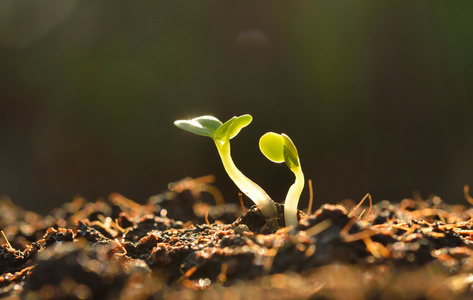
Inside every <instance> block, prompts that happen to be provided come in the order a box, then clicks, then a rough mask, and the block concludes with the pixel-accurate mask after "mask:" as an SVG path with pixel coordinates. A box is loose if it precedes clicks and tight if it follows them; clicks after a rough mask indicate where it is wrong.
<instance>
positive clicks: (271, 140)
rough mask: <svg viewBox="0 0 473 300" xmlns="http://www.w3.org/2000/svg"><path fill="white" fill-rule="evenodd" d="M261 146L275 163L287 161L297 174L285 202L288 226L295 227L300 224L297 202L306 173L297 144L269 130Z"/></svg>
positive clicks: (261, 141) (285, 216)
mask: <svg viewBox="0 0 473 300" xmlns="http://www.w3.org/2000/svg"><path fill="white" fill-rule="evenodd" d="M259 147H260V149H261V152H263V154H264V155H265V156H266V157H267V158H268V159H269V160H271V161H273V162H275V163H282V162H285V163H286V165H287V166H288V167H289V169H290V170H291V171H292V172H293V173H294V175H296V181H295V182H294V183H293V184H292V185H291V187H290V188H289V191H288V192H287V195H286V200H285V202H284V219H285V221H286V226H287V227H293V228H295V227H296V226H297V224H299V221H298V220H297V204H298V203H299V198H300V196H301V193H302V190H303V189H304V174H303V173H302V168H301V163H300V160H299V155H298V153H297V149H296V146H294V143H293V142H292V140H291V139H290V138H289V137H288V136H287V135H285V134H284V133H283V134H277V133H274V132H268V133H265V134H264V135H263V136H262V137H261V139H260V141H259Z"/></svg>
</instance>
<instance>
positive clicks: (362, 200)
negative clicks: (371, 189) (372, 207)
mask: <svg viewBox="0 0 473 300" xmlns="http://www.w3.org/2000/svg"><path fill="white" fill-rule="evenodd" d="M369 195H370V193H367V194H366V195H365V196H364V197H363V199H361V201H360V202H359V203H358V205H357V206H355V208H353V209H352V211H351V212H350V213H349V214H348V217H351V216H352V215H353V214H355V212H356V210H357V209H358V208H359V207H360V206H361V204H363V202H364V201H365V200H366V198H368V196H369Z"/></svg>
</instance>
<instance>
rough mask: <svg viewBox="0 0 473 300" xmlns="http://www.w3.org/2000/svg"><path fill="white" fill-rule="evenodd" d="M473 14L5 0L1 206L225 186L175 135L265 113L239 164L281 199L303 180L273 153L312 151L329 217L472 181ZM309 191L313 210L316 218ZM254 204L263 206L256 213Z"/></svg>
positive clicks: (458, 191) (340, 5)
mask: <svg viewBox="0 0 473 300" xmlns="http://www.w3.org/2000/svg"><path fill="white" fill-rule="evenodd" d="M472 11H473V2H471V1H455V2H449V3H448V4H447V3H445V2H443V1H438V2H432V1H429V2H424V1H415V2H409V4H408V5H402V4H400V3H398V2H386V1H382V2H378V1H371V2H361V3H360V2H356V3H355V2H345V1H343V2H341V1H305V2H303V1H300V2H299V1H297V2H294V1H268V2H260V1H193V2H187V3H185V4H183V3H181V2H174V1H149V2H143V3H137V2H134V1H133V2H126V1H89V0H83V1H78V0H60V1H53V0H46V1H34V0H2V1H1V2H0V78H1V80H0V113H1V115H0V195H4V196H8V197H10V198H11V199H12V201H13V202H14V203H16V204H18V205H21V206H23V207H24V208H26V209H29V210H35V211H38V212H42V213H46V212H48V211H49V210H50V209H52V208H53V207H55V206H57V205H60V204H62V203H64V202H67V201H70V200H71V199H72V198H73V197H74V195H82V196H84V197H86V198H87V199H89V200H95V199H97V198H99V197H107V196H108V195H109V194H110V193H112V192H118V193H121V194H123V195H125V196H126V197H128V198H131V199H133V200H135V201H137V202H141V203H143V202H144V201H146V200H147V198H148V197H150V196H151V195H154V194H157V193H159V192H162V191H163V190H165V189H166V188H167V184H168V183H169V182H171V181H176V180H180V179H182V178H184V177H187V176H190V177H199V176H203V175H208V174H214V175H215V176H216V178H217V180H216V182H215V183H214V185H215V186H216V187H218V188H219V189H220V190H221V191H222V193H223V194H224V197H225V199H226V200H227V201H229V202H234V201H238V195H237V192H238V190H237V188H236V187H235V186H234V185H233V183H232V182H231V181H230V179H229V178H228V177H227V175H226V174H225V172H224V170H223V167H222V165H221V162H220V159H219V157H218V155H217V151H216V149H215V147H214V145H213V142H212V141H211V140H210V139H208V138H204V137H200V136H195V135H192V134H190V133H187V132H184V131H181V130H179V129H177V128H176V127H174V125H173V121H174V120H176V119H186V118H192V117H196V116H199V115H203V114H211V115H214V116H216V117H218V118H219V119H221V120H222V121H226V120H228V119H229V118H231V117H232V116H234V115H240V114H245V113H249V114H251V115H253V118H254V119H253V123H252V124H250V125H249V126H248V127H247V128H245V129H244V130H243V131H242V132H241V133H240V134H239V135H238V136H237V137H236V138H235V139H233V140H232V151H233V158H234V160H235V163H236V164H237V166H238V167H239V168H240V169H241V170H242V171H243V173H245V174H246V175H247V176H248V177H249V178H251V179H252V180H254V181H255V182H257V183H259V184H260V185H261V186H262V187H263V188H264V189H265V190H266V191H267V192H268V194H270V195H271V196H272V197H273V199H275V200H277V201H283V199H284V198H285V195H286V192H287V189H288V188H289V186H290V185H291V183H292V182H293V174H292V173H291V172H290V171H289V170H288V169H287V168H286V167H285V166H284V165H276V164H273V163H271V162H270V161H268V160H267V159H266V158H265V157H264V156H263V155H262V154H261V153H260V151H259V149H258V140H259V137H260V136H261V135H263V134H264V133H265V132H267V131H275V132H278V133H280V132H284V133H286V134H288V135H289V136H290V137H291V138H292V140H293V141H294V143H295V144H296V146H297V148H298V150H299V154H300V158H301V163H302V167H303V169H304V172H305V176H306V178H307V179H312V180H313V183H314V189H315V191H314V192H315V201H316V203H315V206H316V207H318V206H320V205H321V204H322V203H325V202H332V203H333V202H339V201H341V200H343V199H345V198H350V199H353V200H355V201H356V202H358V201H359V200H360V199H361V198H362V197H363V196H364V195H365V194H366V193H371V195H372V197H373V200H374V201H380V200H383V199H388V200H391V201H399V200H401V199H403V198H405V197H411V195H412V193H413V192H415V191H417V192H418V193H420V195H421V196H422V197H424V198H425V197H427V196H428V195H430V194H432V193H434V194H436V195H438V196H440V197H441V198H442V199H443V200H444V201H447V202H450V203H462V204H466V202H465V200H464V197H463V186H464V185H465V184H470V185H473V155H472V149H473V97H472V96H473V18H472V17H471V12H472ZM307 198H308V191H307V188H306V189H305V191H304V194H303V196H302V203H301V204H300V205H299V208H305V207H306V204H305V203H307ZM245 203H246V205H248V206H249V205H250V204H251V203H250V200H249V199H245Z"/></svg>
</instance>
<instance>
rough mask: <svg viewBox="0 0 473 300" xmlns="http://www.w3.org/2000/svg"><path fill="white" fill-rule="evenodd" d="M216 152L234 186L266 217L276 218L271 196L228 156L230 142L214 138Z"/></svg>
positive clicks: (276, 214)
mask: <svg viewBox="0 0 473 300" xmlns="http://www.w3.org/2000/svg"><path fill="white" fill-rule="evenodd" d="M214 141H215V145H216V146H217V150H218V153H219V154H220V158H221V159H222V163H223V167H224V168H225V171H226V172H227V173H228V176H230V178H231V179H232V180H233V182H234V183H235V184H236V186H237V187H238V188H239V189H240V190H241V191H242V192H243V193H244V194H245V195H246V196H248V197H249V198H250V199H251V200H253V202H254V203H255V204H256V205H257V206H258V208H259V209H260V210H261V212H262V213H263V215H264V216H266V217H267V218H276V217H277V216H278V212H277V209H276V205H275V204H274V202H273V200H272V199H271V197H269V196H268V194H266V192H265V191H264V190H263V189H262V188H261V187H260V186H259V185H257V184H256V183H254V182H253V181H251V180H250V179H249V178H248V177H246V176H245V175H243V173H242V172H241V171H240V170H238V168H237V167H236V166H235V164H234V163H233V160H232V157H231V156H230V142H229V141H228V140H227V141H222V140H214Z"/></svg>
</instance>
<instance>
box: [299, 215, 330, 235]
mask: <svg viewBox="0 0 473 300" xmlns="http://www.w3.org/2000/svg"><path fill="white" fill-rule="evenodd" d="M332 224H333V221H332V220H331V219H325V220H323V221H322V222H320V223H319V224H317V225H314V226H312V227H311V228H309V229H307V230H306V231H305V232H306V234H307V235H308V236H315V235H317V234H319V233H321V232H322V231H324V230H326V229H328V228H330V226H332Z"/></svg>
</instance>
